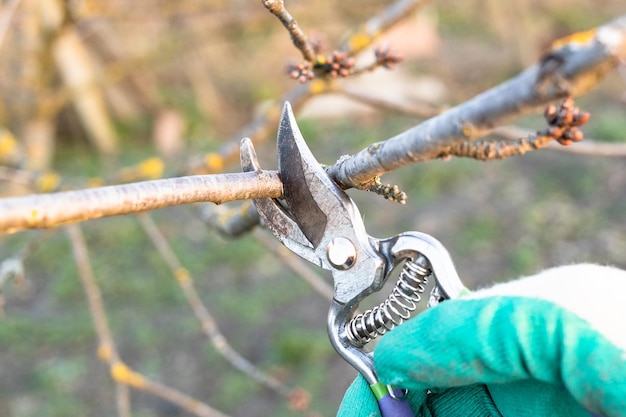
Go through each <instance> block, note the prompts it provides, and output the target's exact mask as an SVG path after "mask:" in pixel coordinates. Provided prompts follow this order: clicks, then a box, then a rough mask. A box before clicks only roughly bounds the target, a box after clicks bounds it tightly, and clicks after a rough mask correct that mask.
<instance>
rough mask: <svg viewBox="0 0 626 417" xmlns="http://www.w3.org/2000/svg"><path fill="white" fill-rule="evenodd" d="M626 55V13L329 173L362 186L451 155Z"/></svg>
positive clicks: (585, 85) (579, 86)
mask: <svg viewBox="0 0 626 417" xmlns="http://www.w3.org/2000/svg"><path fill="white" fill-rule="evenodd" d="M624 58H626V16H623V17H621V18H619V19H617V20H614V21H613V22H611V23H609V24H607V25H604V26H602V27H600V28H598V29H597V30H596V31H595V36H594V37H593V38H592V39H591V40H589V41H587V42H586V43H584V44H579V43H573V42H571V43H568V44H566V45H564V46H562V47H561V48H559V49H557V50H555V51H552V52H551V53H549V54H548V55H547V56H545V57H544V58H543V59H542V60H541V61H540V62H539V63H538V64H537V65H535V66H533V67H531V68H529V69H527V70H526V71H524V72H522V73H521V74H520V75H518V76H517V77H515V78H513V79H511V80H509V81H507V82H505V83H503V84H501V85H499V86H497V87H495V88H492V89H491V90H488V91H486V92H484V93H482V94H480V95H478V96H476V97H475V98H473V99H471V100H469V101H467V102H465V103H463V104H461V105H459V106H457V107H454V108H452V109H450V110H448V111H446V112H445V113H442V114H440V115H439V116H436V117H433V118H432V119H429V120H427V121H426V122H424V123H421V124H419V125H417V126H414V127H413V128H411V129H409V130H408V131H406V132H404V133H401V134H399V135H397V136H395V137H393V138H391V139H389V140H386V141H384V142H379V143H375V144H373V145H370V146H369V147H368V148H366V149H364V150H362V151H361V152H359V153H358V154H356V155H354V156H352V157H349V158H344V159H342V160H341V161H340V162H339V163H337V164H335V165H333V166H331V167H329V168H328V169H327V172H328V173H329V175H330V176H331V177H333V178H334V179H335V180H336V181H337V182H338V183H339V184H340V185H341V186H342V187H343V188H351V187H357V188H363V187H364V186H365V185H366V184H368V183H370V182H371V181H372V180H373V179H374V178H376V177H378V176H380V175H382V174H384V173H385V172H389V171H392V170H394V169H398V168H400V167H402V166H405V165H408V164H411V163H414V162H421V161H427V160H430V159H434V158H438V157H441V156H444V155H447V154H449V152H450V149H451V148H452V147H454V146H458V144H460V143H462V142H465V141H468V140H472V139H476V138H478V137H481V136H484V135H485V134H487V133H488V132H489V130H491V129H493V128H494V127H496V126H498V125H502V124H505V123H507V122H509V121H510V120H512V119H513V118H515V117H520V116H522V115H526V114H528V113H530V112H532V111H536V110H537V109H538V108H540V107H541V106H544V105H546V104H547V103H549V102H550V101H552V100H554V99H559V98H564V97H566V96H568V95H579V94H582V93H584V92H585V91H587V90H588V89H590V88H591V87H593V86H594V85H595V84H597V83H598V82H599V81H600V79H602V78H603V76H604V75H605V74H606V73H607V72H608V71H610V70H612V69H613V68H614V67H615V66H617V65H618V63H619V61H620V59H624Z"/></svg>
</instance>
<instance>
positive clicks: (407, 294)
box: [346, 254, 431, 347]
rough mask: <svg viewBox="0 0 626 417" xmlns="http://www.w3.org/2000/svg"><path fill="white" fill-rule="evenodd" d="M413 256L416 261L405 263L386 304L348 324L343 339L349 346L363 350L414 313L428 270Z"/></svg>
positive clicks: (426, 282) (426, 264)
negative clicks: (345, 338)
mask: <svg viewBox="0 0 626 417" xmlns="http://www.w3.org/2000/svg"><path fill="white" fill-rule="evenodd" d="M416 255H417V259H416V260H413V259H407V260H406V262H405V263H404V266H403V267H402V271H401V272H400V276H399V277H398V281H397V282H396V286H395V287H394V289H393V290H392V291H391V294H389V296H388V297H387V299H386V300H385V301H383V302H382V303H381V304H380V305H378V306H376V307H374V308H372V309H370V310H367V311H365V312H364V313H361V314H358V315H357V316H356V317H354V318H352V319H351V320H350V323H348V325H347V326H346V337H347V338H348V340H349V341H350V343H351V344H353V345H354V346H356V347H363V346H365V345H366V344H367V343H369V342H370V341H372V339H375V338H377V337H378V336H382V335H384V334H385V333H387V332H388V331H390V330H392V329H393V328H394V327H396V326H399V325H400V324H402V323H403V322H404V321H405V320H407V319H409V318H410V317H411V313H412V312H413V311H415V310H416V309H417V306H418V303H419V302H420V301H421V299H422V297H421V294H422V293H424V291H426V284H428V276H429V275H430V274H431V270H430V266H429V265H428V260H427V259H426V258H425V257H424V256H422V255H420V254H416Z"/></svg>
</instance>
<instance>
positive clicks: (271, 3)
mask: <svg viewBox="0 0 626 417" xmlns="http://www.w3.org/2000/svg"><path fill="white" fill-rule="evenodd" d="M261 3H263V6H265V8H266V9H267V10H269V11H270V12H271V13H272V14H273V15H274V16H276V17H277V18H278V20H280V22H281V23H282V24H283V26H284V27H285V28H286V29H287V31H288V32H289V35H290V36H291V41H292V42H293V44H294V45H295V47H296V48H298V50H299V51H300V52H301V53H302V56H303V57H304V59H306V60H307V61H309V62H314V61H315V51H314V50H313V46H312V45H311V42H309V40H308V39H307V37H306V35H305V34H304V31H303V30H302V29H301V28H300V25H298V22H296V19H294V18H293V16H292V15H291V13H289V11H288V10H287V8H286V7H285V2H284V1H283V0H261Z"/></svg>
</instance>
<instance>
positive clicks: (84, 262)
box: [66, 224, 227, 417]
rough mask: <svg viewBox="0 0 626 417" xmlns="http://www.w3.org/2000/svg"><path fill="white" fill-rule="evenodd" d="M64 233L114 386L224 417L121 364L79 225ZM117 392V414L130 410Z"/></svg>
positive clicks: (204, 414) (209, 416)
mask: <svg viewBox="0 0 626 417" xmlns="http://www.w3.org/2000/svg"><path fill="white" fill-rule="evenodd" d="M66 231H67V234H68V237H69V240H70V243H71V245H72V252H73V254H74V259H75V261H76V266H77V268H78V276H79V278H80V280H81V283H82V285H83V289H84V290H85V295H86V298H87V301H88V304H89V310H90V312H91V317H92V320H93V322H94V327H95V329H96V334H97V336H98V341H99V347H98V357H99V358H100V359H101V360H102V361H104V362H106V363H107V364H108V365H109V367H110V372H111V377H112V378H113V380H114V381H115V382H116V384H118V385H124V386H126V387H132V388H135V389H137V390H140V391H144V392H149V393H151V394H153V395H155V396H158V397H160V398H163V399H166V400H168V401H170V402H171V403H173V404H176V405H177V406H179V407H180V408H182V409H184V410H186V411H187V412H189V413H192V414H195V415H197V416H199V417H227V416H226V415H225V414H223V413H221V412H219V411H217V410H215V409H213V408H211V407H209V406H208V405H207V404H205V403H203V402H201V401H198V400H196V399H194V398H192V397H190V396H188V395H185V394H183V393H181V392H179V391H177V390H175V389H173V388H170V387H167V386H165V385H162V384H159V383H157V382H154V381H151V380H150V379H148V378H146V377H145V376H143V375H141V374H139V373H137V372H135V371H133V370H132V369H130V368H129V367H128V366H127V365H126V364H125V363H124V362H122V360H121V359H120V356H119V353H118V351H117V347H116V345H115V340H114V339H113V334H112V332H111V329H110V327H109V323H108V320H107V317H106V311H105V309H104V303H103V301H102V294H101V292H100V288H99V287H98V284H97V283H96V280H95V277H94V274H93V269H92V267H91V262H90V260H89V251H88V249H87V244H86V242H85V238H84V237H83V234H82V231H81V230H80V227H79V226H78V225H75V224H74V225H69V226H67V227H66ZM117 392H118V397H117V401H118V410H119V411H120V413H124V412H125V410H127V409H128V410H130V405H129V404H125V403H124V402H125V401H126V400H125V398H129V397H128V394H127V393H126V392H125V390H124V389H122V388H118V390H117Z"/></svg>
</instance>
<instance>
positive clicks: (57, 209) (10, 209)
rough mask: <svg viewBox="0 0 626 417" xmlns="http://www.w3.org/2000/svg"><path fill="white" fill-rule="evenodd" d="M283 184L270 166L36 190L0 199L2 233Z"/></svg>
mask: <svg viewBox="0 0 626 417" xmlns="http://www.w3.org/2000/svg"><path fill="white" fill-rule="evenodd" d="M281 194H282V183H281V182H280V180H279V178H278V174H277V173H276V172H272V171H256V172H246V173H236V174H220V175H197V176H190V177H180V178H171V179H164V180H156V181H146V182H138V183H133V184H125V185H118V186H109V187H102V188H94V189H87V190H81V191H67V192H62V193H54V194H35V195H31V196H26V197H17V198H6V199H2V200H0V213H2V215H1V216H0V232H15V231H19V230H23V229H36V228H48V227H55V226H58V225H60V224H64V223H71V222H77V221H84V220H90V219H97V218H100V217H105V216H116V215H120V214H129V213H137V212H141V211H147V210H154V209H158V208H163V207H169V206H174V205H180V204H189V203H198V202H213V203H216V204H220V203H223V202H226V201H232V200H247V199H251V198H268V197H269V198H277V197H280V196H281Z"/></svg>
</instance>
